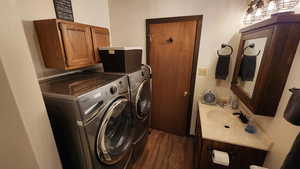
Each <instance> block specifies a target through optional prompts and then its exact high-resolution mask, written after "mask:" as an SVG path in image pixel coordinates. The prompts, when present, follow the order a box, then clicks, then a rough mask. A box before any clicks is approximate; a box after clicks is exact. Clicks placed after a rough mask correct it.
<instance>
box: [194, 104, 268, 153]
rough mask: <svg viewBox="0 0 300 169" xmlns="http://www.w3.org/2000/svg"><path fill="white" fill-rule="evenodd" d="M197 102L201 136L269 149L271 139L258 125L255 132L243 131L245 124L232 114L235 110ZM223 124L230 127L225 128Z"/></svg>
mask: <svg viewBox="0 0 300 169" xmlns="http://www.w3.org/2000/svg"><path fill="white" fill-rule="evenodd" d="M198 104H199V115H200V123H201V131H202V138H204V139H208V140H213V141H219V142H223V143H229V144H233V145H239V146H244V147H250V148H255V149H259V150H265V151H268V150H270V148H271V146H272V141H271V139H270V138H269V137H268V136H267V135H266V134H265V133H264V132H263V131H262V130H261V129H260V128H259V127H256V128H257V132H256V133H255V134H250V133H247V132H245V127H246V124H243V123H242V122H241V121H240V120H239V118H238V116H234V115H233V114H232V113H233V112H237V110H232V109H230V108H226V107H225V108H221V107H219V106H211V105H205V104H202V103H200V102H199V103H198ZM225 125H227V126H229V127H230V128H225V127H224V126H225Z"/></svg>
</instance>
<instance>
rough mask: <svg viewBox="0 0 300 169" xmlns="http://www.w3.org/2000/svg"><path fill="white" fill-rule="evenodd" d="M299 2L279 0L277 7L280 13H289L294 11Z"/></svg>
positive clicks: (297, 0)
mask: <svg viewBox="0 0 300 169" xmlns="http://www.w3.org/2000/svg"><path fill="white" fill-rule="evenodd" d="M298 3H299V0H277V6H278V10H279V11H289V10H291V9H293V8H294V7H295V6H297V4H298Z"/></svg>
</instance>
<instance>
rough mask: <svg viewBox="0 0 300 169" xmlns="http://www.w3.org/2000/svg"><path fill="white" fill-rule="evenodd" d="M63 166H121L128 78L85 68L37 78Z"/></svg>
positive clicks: (128, 125) (130, 134)
mask: <svg viewBox="0 0 300 169" xmlns="http://www.w3.org/2000/svg"><path fill="white" fill-rule="evenodd" d="M40 86H41V89H42V93H43V96H44V100H45V103H46V107H47V111H48V114H49V119H50V122H51V126H52V129H53V132H54V136H55V140H56V144H57V147H58V150H59V155H60V158H61V161H62V163H63V167H64V168H65V169H126V168H127V167H128V165H129V164H130V160H131V158H132V154H133V153H132V152H133V147H132V143H133V141H134V130H133V125H134V117H133V116H132V113H131V110H130V101H129V100H130V98H129V97H130V96H129V86H128V79H127V77H126V76H121V75H108V74H103V73H96V72H88V73H76V74H72V75H67V76H64V77H59V78H54V79H50V80H46V81H44V82H41V83H40Z"/></svg>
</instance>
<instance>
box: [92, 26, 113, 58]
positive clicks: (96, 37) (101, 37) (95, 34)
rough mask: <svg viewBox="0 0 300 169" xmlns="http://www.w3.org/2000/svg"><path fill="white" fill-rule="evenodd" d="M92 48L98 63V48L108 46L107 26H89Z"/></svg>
mask: <svg viewBox="0 0 300 169" xmlns="http://www.w3.org/2000/svg"><path fill="white" fill-rule="evenodd" d="M91 32H92V39H93V48H94V55H95V62H96V63H99V62H100V61H101V57H100V55H99V51H98V49H99V48H102V47H108V46H110V40H109V30H108V29H107V28H100V27H91Z"/></svg>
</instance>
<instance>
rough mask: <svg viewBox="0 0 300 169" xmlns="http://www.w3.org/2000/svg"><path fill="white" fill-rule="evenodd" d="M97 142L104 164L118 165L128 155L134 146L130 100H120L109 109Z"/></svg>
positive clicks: (99, 155) (98, 152) (100, 158)
mask: <svg viewBox="0 0 300 169" xmlns="http://www.w3.org/2000/svg"><path fill="white" fill-rule="evenodd" d="M96 142H97V143H96V146H97V148H96V149H97V155H98V158H99V160H100V161H101V162H102V163H104V164H107V165H112V164H116V163H118V162H119V161H121V160H122V159H124V158H125V156H126V155H127V154H128V152H129V151H130V148H131V144H132V116H131V113H130V108H129V101H128V99H125V98H122V99H118V100H116V101H114V102H113V103H112V104H111V106H110V107H109V108H108V110H107V112H106V114H105V116H104V118H103V120H102V124H101V126H100V129H99V133H98V136H97V141H96Z"/></svg>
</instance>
